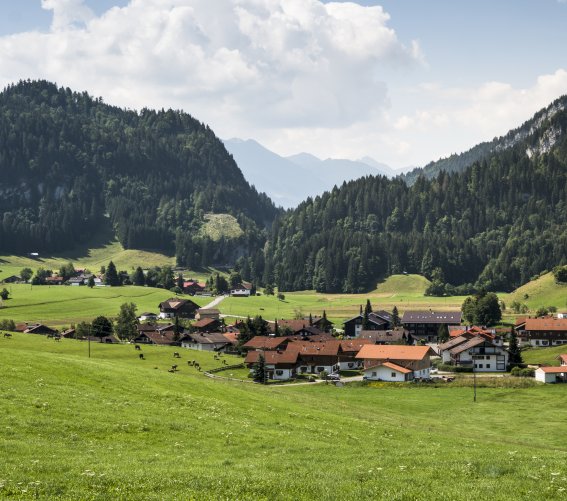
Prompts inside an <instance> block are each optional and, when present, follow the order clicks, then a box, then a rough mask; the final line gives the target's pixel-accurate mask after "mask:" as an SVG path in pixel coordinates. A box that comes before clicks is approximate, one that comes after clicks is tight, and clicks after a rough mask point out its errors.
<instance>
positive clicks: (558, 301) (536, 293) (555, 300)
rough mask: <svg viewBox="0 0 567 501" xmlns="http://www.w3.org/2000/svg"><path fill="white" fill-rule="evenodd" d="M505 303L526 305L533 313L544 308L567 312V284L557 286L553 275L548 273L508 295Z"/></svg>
mask: <svg viewBox="0 0 567 501" xmlns="http://www.w3.org/2000/svg"><path fill="white" fill-rule="evenodd" d="M526 295H527V296H528V297H527V298H525V296H526ZM505 301H506V304H508V305H509V304H510V303H511V302H512V301H518V302H520V303H523V304H526V305H527V306H528V307H529V309H530V311H531V312H534V311H536V310H537V309H538V308H540V307H542V306H544V307H547V306H555V307H557V308H558V310H559V311H563V310H566V311H567V284H561V285H560V284H556V283H555V279H554V278H553V273H547V274H545V275H542V276H541V277H539V278H538V279H536V280H533V281H531V282H528V283H527V284H525V285H523V286H522V287H520V288H519V289H516V290H515V291H514V292H512V293H510V294H508V295H507V297H506V299H505Z"/></svg>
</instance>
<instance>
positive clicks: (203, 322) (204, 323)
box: [193, 318, 219, 329]
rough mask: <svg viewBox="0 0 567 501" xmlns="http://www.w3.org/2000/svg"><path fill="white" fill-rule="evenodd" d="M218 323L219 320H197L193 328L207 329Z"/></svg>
mask: <svg viewBox="0 0 567 501" xmlns="http://www.w3.org/2000/svg"><path fill="white" fill-rule="evenodd" d="M218 322H219V320H215V319H214V318H203V319H201V320H197V321H196V322H194V323H193V327H197V328H198V329H200V328H201V327H207V325H210V324H216V323H218Z"/></svg>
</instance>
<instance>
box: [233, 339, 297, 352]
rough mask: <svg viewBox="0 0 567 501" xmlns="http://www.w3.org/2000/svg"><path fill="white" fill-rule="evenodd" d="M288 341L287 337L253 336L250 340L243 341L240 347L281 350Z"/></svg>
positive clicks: (258, 349)
mask: <svg viewBox="0 0 567 501" xmlns="http://www.w3.org/2000/svg"><path fill="white" fill-rule="evenodd" d="M289 341H290V339H289V338H287V337H273V336H254V337H253V338H252V339H251V340H250V341H248V342H246V343H244V344H243V345H242V348H244V349H245V350H257V351H264V350H267V351H273V350H281V349H284V348H285V347H286V346H287V344H288V343H289Z"/></svg>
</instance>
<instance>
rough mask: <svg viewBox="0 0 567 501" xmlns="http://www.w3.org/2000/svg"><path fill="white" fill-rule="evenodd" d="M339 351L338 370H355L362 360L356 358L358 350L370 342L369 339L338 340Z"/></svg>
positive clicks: (360, 365) (358, 367)
mask: <svg viewBox="0 0 567 501" xmlns="http://www.w3.org/2000/svg"><path fill="white" fill-rule="evenodd" d="M339 343H340V344H341V351H340V353H339V367H340V370H344V371H348V370H356V369H360V368H361V367H362V360H359V359H357V358H356V355H358V352H359V351H360V350H361V348H362V347H363V346H364V345H367V344H372V341H371V340H370V339H360V338H358V339H345V340H343V341H339Z"/></svg>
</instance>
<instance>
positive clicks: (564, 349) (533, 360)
mask: <svg viewBox="0 0 567 501" xmlns="http://www.w3.org/2000/svg"><path fill="white" fill-rule="evenodd" d="M566 353H567V345H563V346H552V347H550V348H528V349H526V350H523V351H522V358H523V359H524V362H525V363H526V364H534V365H535V364H544V365H560V363H559V360H558V359H557V357H558V356H559V355H563V354H566Z"/></svg>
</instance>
